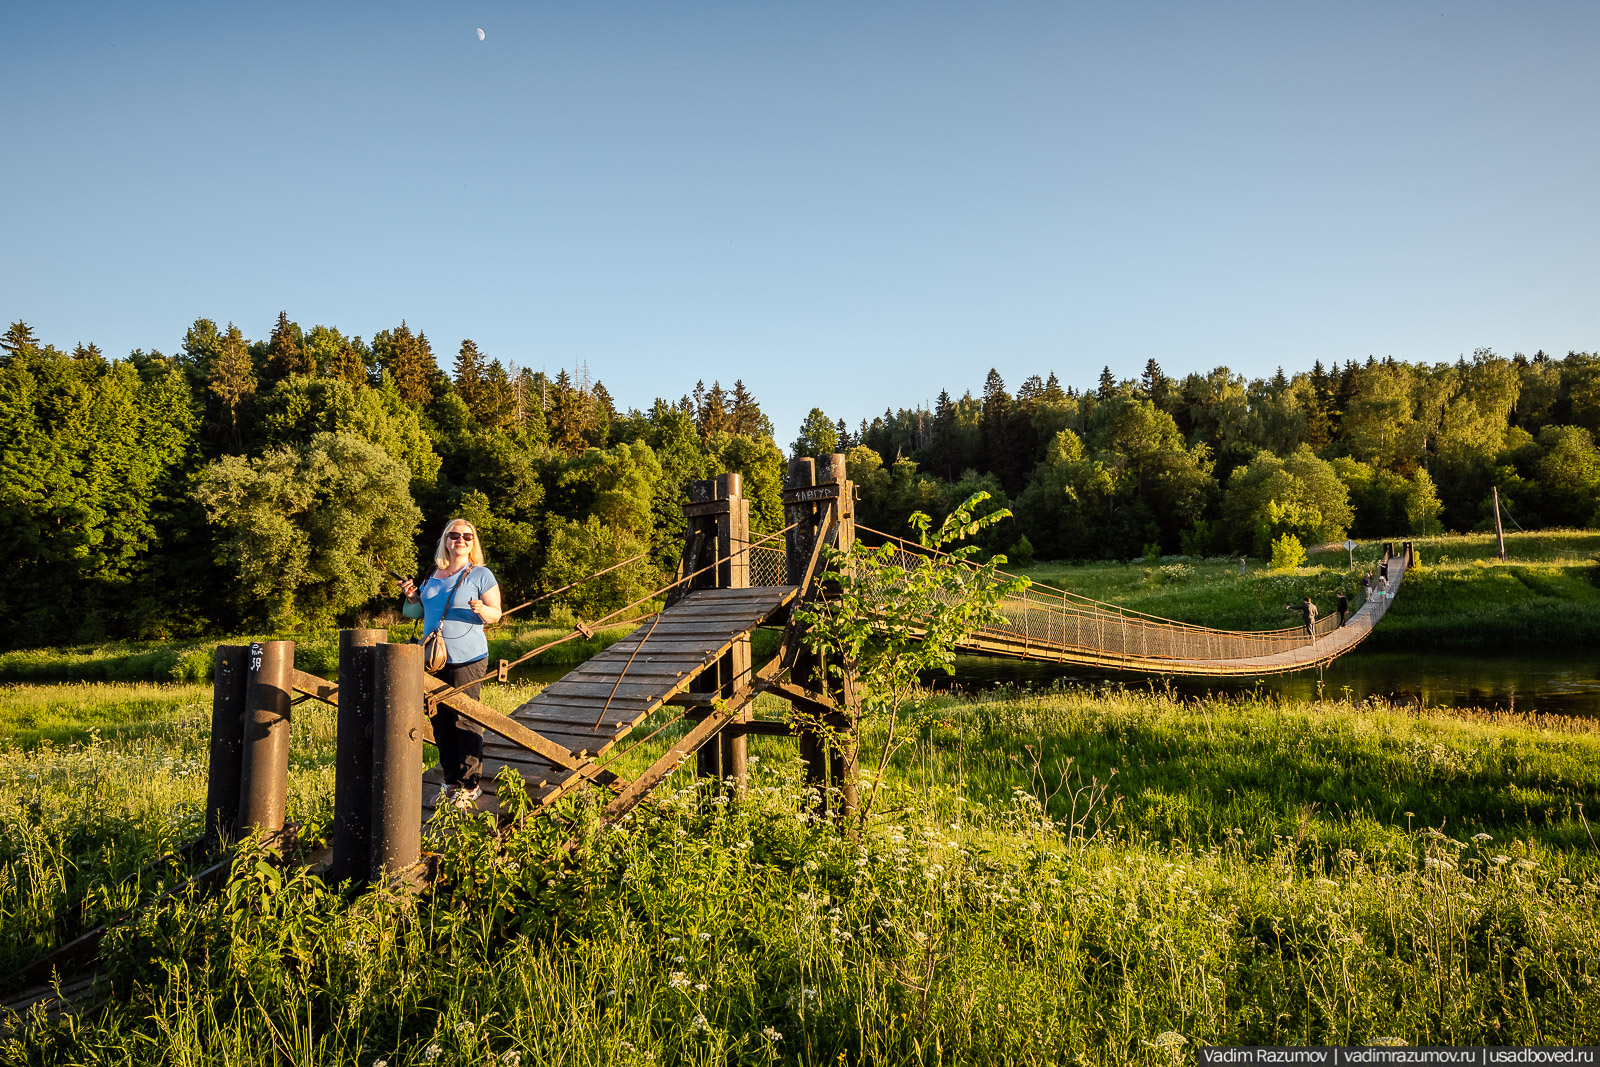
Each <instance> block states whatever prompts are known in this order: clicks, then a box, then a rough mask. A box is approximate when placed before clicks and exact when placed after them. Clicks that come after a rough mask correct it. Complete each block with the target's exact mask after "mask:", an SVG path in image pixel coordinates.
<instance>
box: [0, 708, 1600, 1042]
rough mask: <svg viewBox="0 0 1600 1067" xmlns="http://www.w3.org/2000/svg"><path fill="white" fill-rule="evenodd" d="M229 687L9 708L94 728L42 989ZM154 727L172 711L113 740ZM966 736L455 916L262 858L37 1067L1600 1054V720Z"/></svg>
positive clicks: (758, 797)
mask: <svg viewBox="0 0 1600 1067" xmlns="http://www.w3.org/2000/svg"><path fill="white" fill-rule="evenodd" d="M529 691H530V690H529V689H528V688H527V687H512V688H510V689H497V688H494V687H489V688H486V690H485V694H486V697H487V698H488V699H489V700H490V701H491V702H492V703H494V704H495V705H496V706H499V707H501V708H502V709H504V708H508V707H510V706H514V704H515V703H517V702H520V701H521V700H522V699H525V698H526V696H527V695H528V693H529ZM196 696H197V690H196V689H195V688H194V687H192V686H174V687H170V688H166V689H163V688H160V687H153V686H113V685H101V686H75V687H62V688H54V687H25V686H13V687H9V688H7V689H5V690H4V691H3V697H0V723H3V724H5V725H6V728H7V729H10V728H11V727H13V726H15V725H16V724H20V723H23V722H24V721H25V720H26V721H31V722H33V723H35V725H34V726H33V727H30V728H32V729H39V728H40V727H39V726H38V725H37V724H38V723H40V722H41V721H44V720H49V721H50V722H52V723H54V724H55V725H54V726H52V727H50V728H51V729H56V730H58V731H63V732H59V733H57V734H54V735H52V737H51V739H50V740H43V739H40V740H38V741H35V742H29V743H27V744H21V743H18V742H16V741H11V742H7V744H6V748H5V751H4V753H3V756H4V758H3V759H0V967H3V968H4V970H5V971H7V972H9V971H12V970H14V969H15V967H16V966H17V965H18V964H20V963H21V962H23V961H25V960H26V959H29V958H31V957H32V956H33V955H35V954H36V953H38V952H40V951H42V950H44V949H47V948H48V947H50V946H51V945H53V944H56V943H59V942H60V941H62V940H63V939H65V938H67V937H70V936H72V934H73V933H75V932H76V930H77V929H78V928H79V926H80V925H81V924H82V923H84V922H93V921H96V920H97V919H98V918H99V917H101V916H104V915H108V914H111V913H113V912H115V911H118V910H119V909H121V908H124V907H126V906H127V905H129V904H131V903H133V902H134V901H135V900H136V899H138V898H139V897H140V896H141V895H143V896H144V897H146V898H148V896H149V895H150V894H151V893H152V892H153V891H154V890H155V889H156V884H155V882H154V881H153V880H151V879H146V880H145V884H143V885H142V886H140V885H137V884H135V885H129V886H124V887H122V888H113V887H115V886H116V885H117V882H118V881H119V880H120V879H121V878H123V877H124V876H125V875H128V874H130V873H132V872H134V871H136V870H137V869H138V867H139V866H140V865H141V864H142V863H143V862H145V861H146V860H147V859H148V858H150V857H152V856H154V855H156V854H157V853H159V852H161V851H163V850H165V849H167V848H170V847H171V846H172V845H173V844H175V843H178V842H181V841H182V840H184V839H185V838H186V837H187V836H188V835H190V834H193V833H194V832H196V831H197V830H198V827H199V819H200V805H201V803H202V802H203V797H204V787H205V773H204V772H205V759H206V756H205V725H206V714H205V708H204V705H203V703H201V702H197V701H196ZM74 700H76V701H77V705H78V706H76V707H75V708H74V707H73V701H74ZM124 707H128V708H137V709H138V713H139V714H140V715H141V720H140V721H138V722H134V723H128V724H126V726H125V728H123V729H122V730H120V731H119V732H117V733H116V734H115V735H114V736H113V735H111V734H109V733H108V732H107V731H106V730H105V729H104V726H105V725H106V724H108V723H109V722H110V720H112V719H113V718H114V717H115V716H116V715H117V714H118V713H119V712H118V711H117V709H118V708H124ZM933 710H934V711H935V712H936V714H935V715H934V717H933V720H932V721H930V722H929V723H927V724H926V725H925V726H924V728H923V729H922V731H921V732H920V734H919V735H918V741H917V743H915V744H914V745H912V746H909V747H907V748H905V749H903V750H902V751H901V753H900V755H899V757H898V758H897V759H896V761H895V762H894V763H893V764H892V765H891V768H890V772H889V775H888V777H887V779H886V782H885V785H884V795H883V797H882V798H881V802H880V807H879V816H878V818H876V819H875V820H874V821H873V823H872V825H871V826H869V827H868V828H867V829H866V831H865V832H863V833H860V834H858V835H852V834H849V833H845V832H842V830H841V829H840V828H837V827H835V826H833V825H831V824H827V823H818V822H815V821H813V820H810V819H808V818H806V812H807V810H808V809H809V801H808V800H807V798H806V796H805V791H804V789H803V788H802V787H801V784H800V783H799V781H798V780H797V775H798V766H797V763H796V760H795V753H794V749H793V746H792V743H790V742H789V741H787V740H783V739H765V738H764V739H756V740H755V741H754V742H753V752H754V754H755V756H756V757H757V759H758V761H759V762H758V763H757V764H756V766H755V768H754V788H753V789H752V792H751V794H750V795H749V796H748V797H747V798H745V799H744V800H742V801H739V802H736V803H731V804H729V803H726V802H725V801H724V800H723V799H722V798H720V797H717V796H713V795H711V794H705V793H701V792H698V791H697V790H696V789H695V787H694V784H693V782H692V781H691V780H689V779H688V778H687V777H685V776H684V775H682V774H681V773H680V775H679V776H678V777H677V778H675V779H674V780H673V781H672V782H671V783H669V785H670V786H671V787H672V788H669V789H667V790H665V791H663V792H662V793H659V794H657V796H656V797H655V798H654V799H653V800H652V801H651V802H650V803H649V804H648V805H647V806H645V807H644V808H641V809H640V810H639V812H638V813H637V815H636V817H635V818H633V819H631V820H630V821H629V822H628V823H626V824H625V825H624V826H623V827H620V828H618V829H616V830H614V831H612V832H610V833H607V834H604V835H595V834H593V833H589V832H583V833H582V834H581V836H582V838H583V842H584V844H583V847H582V849H581V851H580V857H579V862H578V863H577V864H576V865H567V864H564V863H562V862H560V861H559V859H558V850H557V848H556V845H557V843H558V838H562V837H564V836H565V833H566V831H562V832H561V833H560V834H554V833H553V832H552V831H550V830H548V829H538V828H535V829H530V830H529V831H526V832H524V833H522V834H520V835H518V836H517V837H516V838H515V839H514V840H513V841H512V842H511V844H510V846H509V848H508V850H507V851H506V852H505V853H503V854H498V855H496V854H494V853H493V852H492V850H491V848H490V845H489V842H488V840H487V836H486V832H487V828H486V827H485V826H483V825H482V824H480V823H476V822H473V821H471V820H465V821H464V822H463V824H462V825H458V826H456V827H454V828H453V830H454V834H453V836H451V837H449V838H448V839H446V838H441V837H435V838H433V839H432V844H433V847H436V848H439V849H442V850H443V855H444V861H443V862H444V865H445V870H446V872H447V875H448V877H447V880H446V883H445V885H444V886H443V888H442V889H441V891H440V892H439V893H438V894H436V895H435V896H433V897H431V898H429V899H426V900H424V901H422V902H420V903H418V904H415V905H411V904H406V903H404V902H401V901H395V900H388V899H384V898H381V897H377V896H367V897H362V898H358V899H352V898H350V897H349V896H347V895H344V894H341V892H340V891H339V890H338V889H337V888H336V887H327V886H324V885H322V884H321V883H320V882H318V881H317V880H315V879H312V878H308V877H306V876H304V875H303V874H296V873H292V872H291V873H280V872H278V871H276V870H274V869H273V868H272V867H271V866H270V865H266V864H258V863H253V862H247V863H244V864H241V865H240V866H239V868H238V873H237V874H236V876H235V879H234V882H233V883H232V885H231V886H230V887H229V890H228V891H227V892H226V893H225V894H223V895H221V896H219V897H215V898H212V899H211V900H208V901H201V900H184V899H177V900H171V901H168V902H166V903H164V904H162V905H161V906H159V907H153V908H149V909H147V910H146V911H144V912H143V913H142V915H141V918H140V919H139V921H138V922H137V923H135V924H134V925H133V926H131V927H128V928H126V929H125V930H124V931H123V932H122V933H120V934H119V935H118V936H117V937H116V938H114V939H113V941H112V942H111V943H110V945H109V946H108V949H107V963H108V966H109V967H110V969H111V974H112V975H113V986H112V989H111V993H110V1000H109V1002H108V1006H107V1008H106V1010H105V1011H104V1013H103V1014H101V1015H98V1016H96V1017H94V1018H93V1019H88V1020H64V1021H61V1022H58V1023H50V1022H47V1021H44V1020H42V1019H34V1020H32V1021H27V1022H23V1023H22V1024H20V1029H13V1030H12V1031H11V1032H10V1033H9V1036H4V1037H0V1063H19V1064H20V1063H41V1064H42V1063H118V1064H134V1063H138V1064H144V1063H162V1064H166V1063H201V1062H203V1063H208V1064H209V1063H232V1064H246V1063H249V1064H257V1063H267V1062H273V1063H304V1064H311V1063H316V1064H350V1065H353V1067H374V1064H376V1063H378V1062H380V1061H382V1062H384V1063H387V1064H388V1065H389V1067H400V1065H402V1064H419V1065H423V1064H456V1063H462V1064H469V1063H470V1064H474V1065H479V1064H485V1063H490V1062H493V1063H496V1064H501V1065H507V1067H511V1065H520V1064H523V1063H526V1064H530V1065H531V1064H533V1063H535V1062H538V1063H554V1064H579V1063H582V1064H588V1063H595V1064H600V1063H619V1064H645V1063H653V1064H668V1063H670V1064H680V1063H681V1064H712V1063H716V1064H728V1063H750V1064H757V1063H775V1062H777V1063H805V1064H824V1063H827V1064H835V1063H840V1062H843V1063H867V1062H870V1063H927V1062H962V1063H980V1062H981V1063H1060V1062H1071V1061H1074V1060H1077V1061H1082V1062H1091V1063H1126V1062H1132V1063H1149V1064H1165V1063H1174V1062H1187V1061H1188V1057H1189V1056H1192V1055H1193V1049H1194V1046H1195V1045H1197V1044H1199V1043H1202V1042H1204V1043H1213V1044H1235V1043H1238V1044H1255V1043H1260V1044H1273V1043H1299V1042H1309V1043H1335V1044H1342V1043H1360V1042H1367V1041H1374V1040H1379V1039H1399V1040H1404V1041H1408V1042H1411V1043H1413V1044H1421V1043H1441V1044H1442V1043H1458V1044H1480V1043H1481V1044H1502V1043H1512V1044H1515V1043H1521V1044H1541V1043H1544V1044H1550V1043H1584V1042H1593V1041H1594V1040H1595V1039H1596V1038H1597V1037H1600V1021H1597V1020H1600V958H1597V957H1596V954H1595V950H1594V946H1595V945H1596V944H1597V943H1600V884H1597V883H1600V847H1597V846H1596V844H1595V841H1594V836H1593V828H1592V827H1591V826H1590V825H1588V822H1587V819H1588V818H1589V817H1592V816H1593V815H1594V814H1595V813H1596V811H1600V733H1597V732H1596V730H1597V727H1596V725H1595V724H1594V723H1585V722H1580V721H1573V720H1563V719H1555V718H1539V717H1528V716H1511V715H1505V714H1477V713H1470V712H1469V713H1458V714H1444V713H1439V714H1427V715H1419V714H1411V713H1407V712H1404V711H1399V710H1394V709H1390V708H1387V707H1377V706H1355V705H1350V704H1347V703H1338V702H1324V703H1290V704H1273V703H1268V702H1264V701H1261V700H1256V699H1239V700H1223V699H1216V700H1203V701H1194V700H1189V701H1184V700H1179V699H1175V698H1173V697H1170V696H1166V695H1163V694H1161V693H1150V692H1143V693H1134V692H1129V691H1125V690H1118V689H1110V690H1100V691H1090V690H1062V691H1042V692H1026V693H1019V692H1000V693H993V694H988V695H984V696H978V697H959V696H940V697H937V698H935V703H934V705H933ZM69 721H70V722H79V723H82V724H86V726H96V725H98V726H100V730H99V732H98V734H91V733H88V732H79V733H77V734H72V733H71V731H70V730H69V729H68V724H69ZM676 731H677V728H669V729H668V730H666V731H664V733H663V734H662V735H661V736H660V737H658V738H657V739H656V740H655V741H654V742H652V745H651V746H649V747H646V748H644V749H641V750H639V751H637V752H634V753H633V754H631V756H630V757H629V759H628V760H627V761H625V762H624V763H622V764H619V768H618V769H619V770H621V771H623V773H627V772H628V770H630V769H635V768H637V766H639V765H642V764H643V763H644V762H645V761H646V760H648V759H649V758H650V756H651V754H652V753H653V752H654V751H656V750H657V749H658V748H659V747H660V746H661V745H664V744H666V743H668V741H669V739H670V738H672V737H674V736H676ZM332 746H333V738H332V715H331V714H330V712H328V711H326V710H321V709H319V708H318V707H317V706H316V705H312V704H307V705H302V706H301V707H300V708H297V709H296V717H295V720H294V727H293V750H292V755H291V797H290V814H291V817H292V818H296V819H299V820H301V821H302V822H303V824H304V825H305V826H306V827H307V830H308V832H309V833H311V834H315V833H317V832H318V831H319V829H322V828H325V827H326V826H327V822H328V817H329V808H330V805H331V797H332V773H331V758H332ZM569 814H570V815H571V816H572V817H573V818H574V819H575V820H577V823H578V825H579V826H582V825H585V824H586V821H587V820H588V819H589V818H590V816H589V815H588V814H587V813H586V811H585V810H584V809H583V808H582V807H581V806H580V805H576V804H575V805H574V806H573V807H572V808H571V809H570V810H569ZM167 877H168V878H169V879H170V878H174V877H176V873H169V874H168V876H167ZM85 898H87V899H88V901H89V904H88V907H87V909H86V913H85V915H84V916H83V917H82V918H81V919H79V920H73V921H66V920H63V919H61V918H60V916H61V915H62V914H63V913H64V911H65V909H66V907H67V906H68V905H69V904H71V903H73V902H75V901H78V900H80V899H85ZM0 973H3V972H0Z"/></svg>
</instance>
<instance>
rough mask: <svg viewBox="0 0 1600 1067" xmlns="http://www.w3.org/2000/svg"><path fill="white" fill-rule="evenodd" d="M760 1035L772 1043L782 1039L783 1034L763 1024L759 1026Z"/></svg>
mask: <svg viewBox="0 0 1600 1067" xmlns="http://www.w3.org/2000/svg"><path fill="white" fill-rule="evenodd" d="M761 1036H762V1037H764V1038H766V1039H767V1040H768V1041H771V1042H774V1043H776V1042H779V1041H782V1040H783V1035H782V1034H780V1033H778V1031H776V1030H774V1029H773V1028H772V1027H770V1026H763V1027H762V1028H761Z"/></svg>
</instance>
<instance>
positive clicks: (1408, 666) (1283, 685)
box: [517, 649, 1600, 718]
mask: <svg viewBox="0 0 1600 1067" xmlns="http://www.w3.org/2000/svg"><path fill="white" fill-rule="evenodd" d="M568 669H569V668H566V667H543V668H535V669H533V670H531V671H528V672H526V673H524V672H523V671H521V670H519V671H518V672H517V679H518V680H519V681H524V682H542V683H549V682H553V681H555V680H556V679H557V678H560V677H561V676H562V675H563V674H565V673H566V672H567V670H568ZM1317 680H1318V672H1317V671H1314V670H1312V671H1302V672H1300V673H1299V674H1279V675H1273V676H1270V677H1266V678H1174V679H1172V681H1171V684H1172V687H1173V689H1175V690H1176V691H1178V692H1180V693H1183V694H1186V695H1191V696H1202V695H1205V694H1207V693H1253V692H1257V691H1259V692H1262V693H1276V694H1281V695H1282V696H1284V697H1288V698H1291V699H1295V700H1314V699H1316V696H1317ZM928 681H929V682H930V683H932V684H933V685H935V686H936V687H938V688H941V689H944V688H949V687H951V686H958V687H960V688H962V689H966V690H973V691H976V690H983V689H990V688H994V687H996V686H1001V685H1012V686H1024V685H1030V686H1033V687H1035V688H1044V687H1048V686H1051V685H1054V684H1057V683H1059V684H1061V685H1086V686H1101V685H1106V684H1108V683H1110V684H1117V685H1125V686H1127V687H1129V688H1143V687H1144V686H1147V685H1149V684H1151V683H1152V682H1154V684H1156V685H1158V686H1165V685H1166V684H1167V682H1166V680H1165V679H1163V678H1153V677H1152V676H1150V675H1142V674H1127V673H1112V672H1106V671H1095V670H1091V669H1088V668H1084V667H1069V666H1061V665H1056V664H1049V663H1037V662H1033V661H1030V660H1015V659H999V658H990V657H987V656H957V657H956V673H955V677H954V678H947V677H945V676H944V675H942V674H941V675H935V676H932V677H930V678H929V679H928ZM1321 681H1322V692H1323V695H1324V696H1326V697H1328V698H1330V699H1340V698H1344V697H1349V699H1351V700H1355V701H1362V700H1366V699H1367V698H1368V697H1378V698H1379V699H1382V700H1387V701H1390V702H1392V703H1396V704H1410V705H1414V706H1421V707H1446V708H1460V707H1466V708H1489V709H1499V710H1503V711H1542V712H1545V713H1547V714H1557V715H1581V716H1586V717H1591V718H1600V657H1596V656H1595V655H1593V654H1588V653H1584V652H1583V651H1581V650H1579V649H1568V650H1566V651H1565V652H1563V653H1560V654H1544V655H1530V654H1526V653H1518V654H1516V655H1491V654H1486V653H1474V654H1471V655H1461V654H1449V653H1440V652H1430V653H1420V654H1419V653H1411V652H1368V651H1364V650H1361V649H1357V650H1356V651H1354V652H1351V653H1349V654H1348V655H1345V656H1341V657H1339V658H1338V659H1336V660H1334V661H1333V663H1331V664H1329V665H1328V666H1327V667H1324V668H1323V669H1322V671H1321Z"/></svg>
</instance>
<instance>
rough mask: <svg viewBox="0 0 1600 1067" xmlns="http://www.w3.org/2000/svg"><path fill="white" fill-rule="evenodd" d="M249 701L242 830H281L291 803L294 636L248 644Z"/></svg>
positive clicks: (241, 797) (241, 788)
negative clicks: (291, 702) (282, 639)
mask: <svg viewBox="0 0 1600 1067" xmlns="http://www.w3.org/2000/svg"><path fill="white" fill-rule="evenodd" d="M248 673H249V685H248V688H247V690H246V692H245V701H244V758H243V760H242V762H241V773H240V775H239V831H240V833H250V832H252V831H261V832H262V833H265V834H269V835H270V834H276V833H278V831H280V830H282V829H283V821H284V816H285V813H286V812H287V809H288V804H289V702H290V700H291V699H292V697H293V685H292V679H293V677H294V642H293V641H256V642H254V643H252V644H251V645H250V649H249V671H248Z"/></svg>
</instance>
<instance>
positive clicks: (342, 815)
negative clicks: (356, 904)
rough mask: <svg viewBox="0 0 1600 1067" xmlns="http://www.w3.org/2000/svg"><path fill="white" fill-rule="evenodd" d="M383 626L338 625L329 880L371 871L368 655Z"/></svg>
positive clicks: (381, 639) (363, 877) (361, 877)
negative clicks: (353, 627) (356, 627)
mask: <svg viewBox="0 0 1600 1067" xmlns="http://www.w3.org/2000/svg"><path fill="white" fill-rule="evenodd" d="M386 641H387V634H385V632H384V631H382V630H340V631H339V733H338V737H337V738H336V740H335V754H334V765H333V865H332V867H331V869H330V871H329V874H330V875H331V876H332V878H333V880H334V881H336V882H342V881H345V880H346V879H352V878H353V879H355V880H356V881H358V882H365V881H367V880H368V879H369V878H371V876H372V868H371V863H372V722H373V695H374V689H373V669H372V664H373V658H374V657H375V656H376V655H377V653H376V652H375V651H373V650H374V648H376V646H378V645H380V644H384V643H386Z"/></svg>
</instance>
